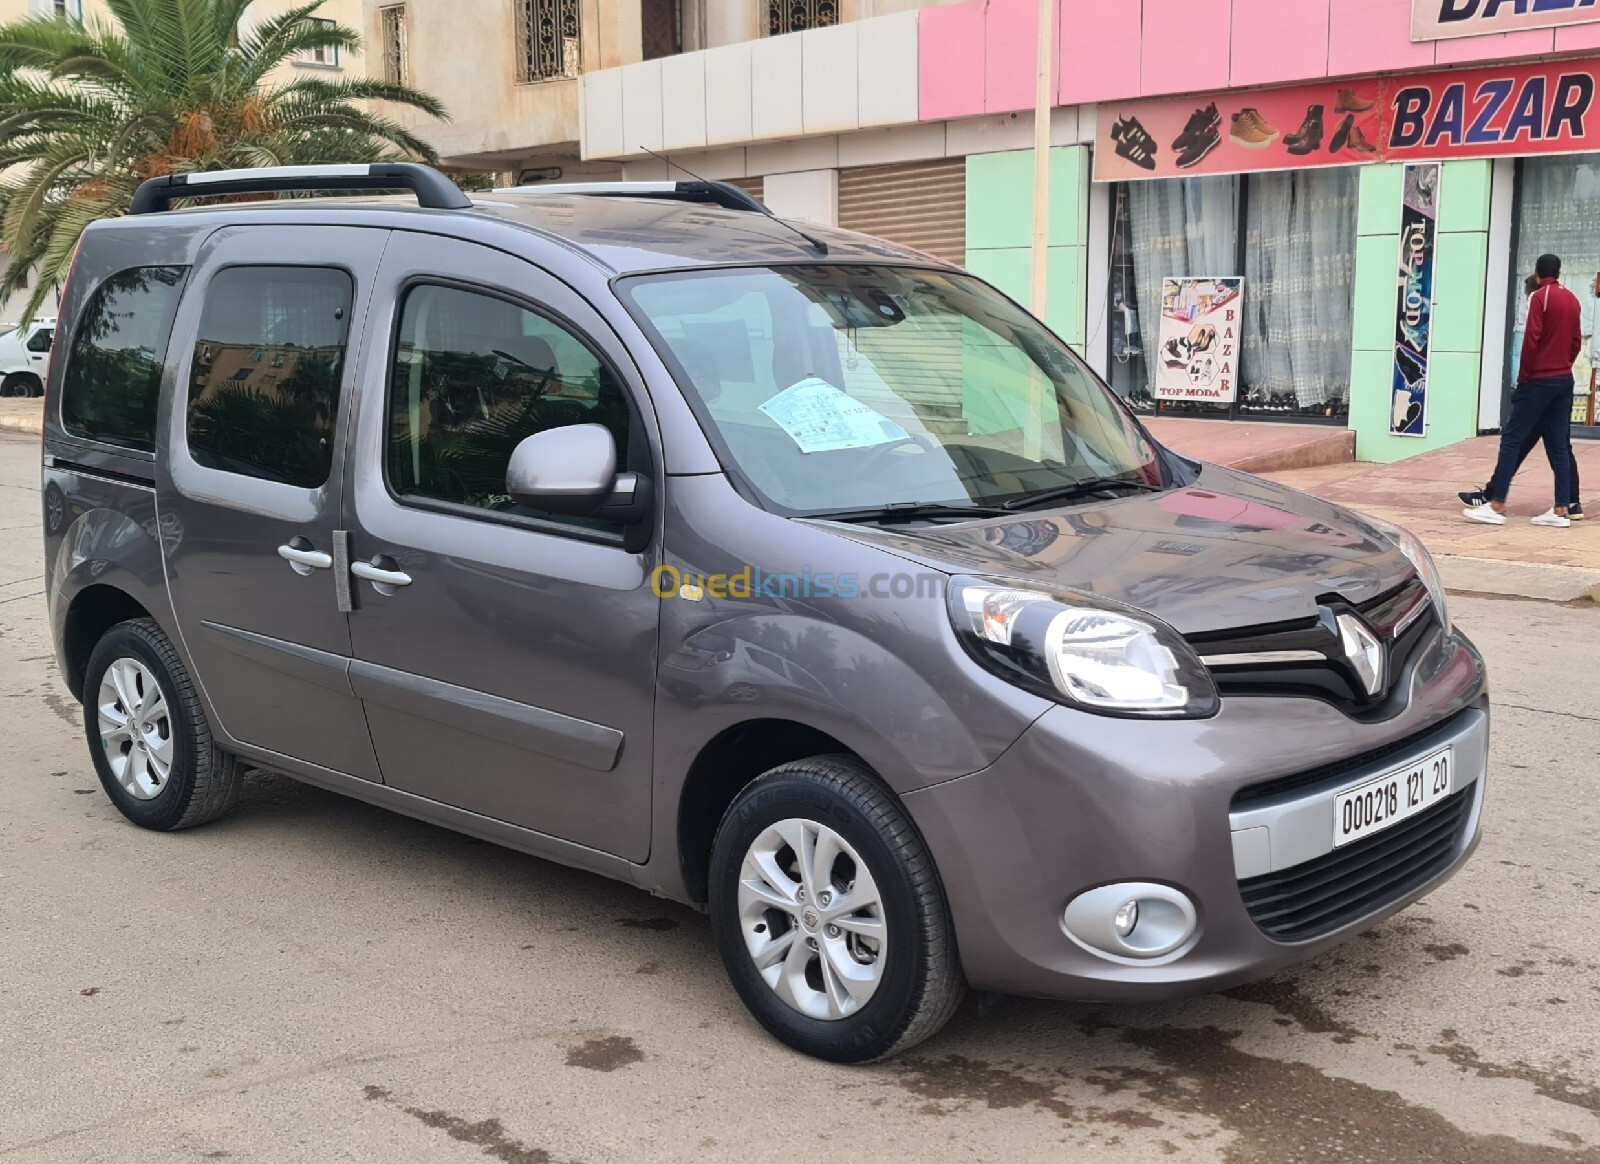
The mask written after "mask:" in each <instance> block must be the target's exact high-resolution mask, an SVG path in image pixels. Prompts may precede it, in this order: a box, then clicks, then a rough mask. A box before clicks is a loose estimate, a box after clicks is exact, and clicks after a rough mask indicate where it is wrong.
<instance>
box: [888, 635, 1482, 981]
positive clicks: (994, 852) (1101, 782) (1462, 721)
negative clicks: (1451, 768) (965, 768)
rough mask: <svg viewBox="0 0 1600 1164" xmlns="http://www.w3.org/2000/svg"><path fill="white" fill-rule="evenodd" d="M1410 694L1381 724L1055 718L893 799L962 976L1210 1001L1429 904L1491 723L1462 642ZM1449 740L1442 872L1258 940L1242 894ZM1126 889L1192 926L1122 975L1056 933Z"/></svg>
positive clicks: (1456, 847)
mask: <svg viewBox="0 0 1600 1164" xmlns="http://www.w3.org/2000/svg"><path fill="white" fill-rule="evenodd" d="M1410 682H1411V697H1410V698H1409V699H1408V700H1407V702H1406V704H1405V710H1404V711H1403V712H1402V713H1401V714H1399V715H1398V716H1396V717H1394V718H1393V719H1391V720H1388V721H1385V722H1383V723H1360V722H1357V721H1355V720H1352V719H1350V718H1349V717H1347V716H1345V715H1344V714H1343V713H1342V712H1340V711H1338V710H1337V709H1335V708H1333V707H1332V706H1330V705H1328V704H1325V703H1321V702H1319V701H1317V700H1312V699H1294V698H1285V699H1278V698H1266V697H1235V698H1229V699H1225V700H1224V703H1223V708H1222V711H1221V712H1220V713H1219V714H1218V715H1217V716H1215V717H1214V718H1212V719H1208V720H1189V721H1167V722H1151V721H1138V720H1121V719H1109V718H1105V717H1098V716H1091V715H1086V714H1083V713H1079V712H1075V711H1072V710H1070V709H1068V708H1065V707H1058V708H1053V709H1052V710H1050V711H1049V712H1047V713H1045V715H1043V716H1042V717H1040V719H1039V720H1037V721H1036V722H1035V723H1034V724H1033V726H1032V727H1030V728H1029V729H1028V731H1027V732H1026V733H1024V734H1023V736H1022V738H1021V739H1020V740H1018V741H1017V743H1016V744H1014V745H1013V746H1012V747H1011V748H1010V749H1009V750H1008V751H1007V752H1006V753H1005V755H1003V756H1002V757H1001V758H1000V759H999V760H998V761H997V762H996V763H995V764H993V765H991V766H990V767H989V768H986V769H984V770H983V771H982V772H977V773H974V774H973V775H971V776H965V777H962V778H960V779H956V780H950V781H946V782H945V783H943V784H938V785H934V786H933V787H931V788H924V789H920V790H918V791H916V792H913V793H910V794H908V795H907V796H905V798H904V801H905V804H906V806H907V808H908V809H909V810H910V812H911V814H912V817H913V819H914V820H915V821H916V823H917V826H918V828H919V829H921V831H922V834H923V837H924V838H925V839H926V841H927V843H928V845H929V847H930V849H931V850H932V853H933V856H934V859H935V861H936V862H937V864H938V866H939V870H940V874H941V876H942V878H943V881H944V885H945V890H946V893H947V895H948V897H949V901H950V908H951V913H952V916H953V918H954V921H955V926H956V934H957V938H958V941H959V943H960V951H961V960H962V965H963V967H964V969H965V971H966V975H967V979H968V981H969V982H970V983H971V984H972V985H973V986H974V987H975V988H978V989H981V990H993V991H999V992H1003V993H1007V994H1022V995H1032V996H1037V997H1044V998H1070V999H1081V1000H1097V1001H1131V1000H1138V999H1163V998H1174V997H1181V996H1185V995H1191V994H1198V993H1204V992H1208V991H1213V990H1221V989H1226V988H1228V987H1230V986H1236V985H1239V984H1240V983H1243V982H1248V981H1251V980H1254V979H1257V978H1261V977H1264V976H1266V975H1269V974H1271V973H1273V972H1275V971H1276V970H1278V969H1280V968H1282V967H1285V966H1288V965H1292V964H1294V963H1296V962H1300V961H1303V960H1305V959H1307V958H1311V957H1314V956H1315V955H1316V954H1318V953H1320V952H1322V951H1323V950H1325V949H1328V948H1329V947H1331V946H1334V945H1337V944H1339V943H1340V942H1343V941H1345V940H1347V939H1348V938H1350V937H1351V936H1353V935H1354V934H1356V933H1358V932H1360V931H1361V930H1363V929H1365V928H1367V927H1369V926H1372V925H1374V924H1376V923H1377V922H1379V921H1381V920H1383V919H1384V918H1386V917H1388V916H1389V915H1390V914H1393V913H1394V912H1396V911H1397V910H1400V909H1402V908H1404V907H1405V906H1407V905H1409V904H1410V903H1411V902H1413V901H1415V900H1417V899H1418V898H1420V897H1422V896H1424V895H1425V894H1426V893H1428V892H1429V891H1430V890H1432V889H1433V888H1434V887H1435V886H1437V885H1439V884H1440V883H1442V882H1443V881H1445V880H1446V879H1447V878H1449V877H1450V876H1451V874H1453V873H1454V872H1455V871H1456V869H1458V868H1459V867H1460V866H1461V865H1462V863H1463V862H1465V861H1466V859H1467V857H1468V856H1469V855H1470V854H1471V852H1472V850H1473V848H1474V847H1475V846H1476V844H1477V837H1478V824H1479V818H1480V815H1481V809H1482V799H1483V786H1484V774H1485V769H1486V764H1487V757H1488V736H1489V711H1488V699H1487V695H1486V692H1485V680H1484V672H1483V665H1482V661H1481V659H1480V658H1479V657H1478V654H1477V652H1476V651H1475V650H1474V649H1473V648H1472V646H1471V645H1470V644H1469V643H1468V642H1467V641H1466V640H1465V639H1464V638H1462V637H1460V636H1454V637H1452V638H1451V639H1449V640H1447V641H1442V642H1438V643H1436V644H1435V645H1434V647H1433V649H1432V650H1430V651H1428V652H1427V653H1426V655H1425V657H1424V658H1422V659H1420V660H1418V662H1417V665H1416V666H1415V667H1414V668H1413V669H1412V671H1411V674H1410ZM1444 742H1450V743H1453V744H1454V745H1455V747H1456V767H1457V779H1456V787H1457V788H1458V789H1462V790H1464V792H1465V796H1464V799H1465V800H1466V801H1467V802H1468V809H1467V812H1466V814H1465V823H1464V826H1463V827H1462V828H1461V829H1460V832H1459V834H1458V835H1457V836H1456V838H1455V839H1454V841H1453V842H1452V850H1451V852H1450V854H1449V856H1448V857H1447V858H1446V859H1445V861H1444V862H1443V863H1442V864H1435V865H1434V866H1433V867H1432V868H1433V869H1434V870H1436V871H1435V872H1433V873H1432V875H1430V876H1428V877H1427V879H1426V880H1425V881H1422V882H1420V883H1418V882H1415V881H1413V882H1412V883H1410V884H1409V885H1401V886H1400V887H1399V890H1400V891H1399V892H1398V893H1397V894H1396V895H1394V896H1388V895H1384V896H1382V897H1381V898H1380V899H1378V900H1376V901H1375V902H1374V903H1373V904H1372V907H1371V908H1370V909H1369V910H1366V911H1365V912H1362V913H1360V914H1359V916H1357V917H1354V918H1353V919H1351V920H1349V921H1348V923H1347V924H1343V925H1341V926H1340V927H1339V928H1337V929H1335V930H1333V931H1332V932H1329V933H1326V934H1323V935H1321V936H1319V937H1317V938H1315V939H1314V940H1309V941H1298V942H1280V941H1274V940H1272V939H1271V938H1269V937H1268V936H1267V935H1266V934H1264V933H1263V932H1262V931H1261V929H1260V928H1259V927H1258V926H1257V925H1256V923H1255V921H1253V920H1252V918H1251V916H1250V913H1249V911H1248V910H1247V908H1246V906H1245V902H1244V898H1243V896H1242V895H1241V891H1240V884H1239V883H1240V881H1241V880H1242V879H1245V878H1250V877H1257V876H1260V875H1262V874H1264V873H1273V872H1279V871H1281V870H1284V869H1285V868H1294V867H1296V866H1299V865H1302V864H1304V863H1306V862H1313V863H1314V862H1315V860H1316V859H1317V858H1319V857H1322V856H1325V855H1326V854H1327V853H1328V852H1329V850H1330V849H1331V848H1332V820H1333V814H1332V801H1333V796H1334V794H1335V793H1336V792H1338V791H1340V790H1342V789H1347V788H1350V787H1352V786H1354V785H1357V784H1360V783H1362V782H1363V781H1365V780H1367V779H1370V778H1371V777H1373V776H1375V775H1378V774H1380V773H1382V772H1385V771H1389V770H1391V769H1394V768H1397V767H1399V766H1401V765H1403V764H1404V763H1406V762H1407V761H1408V760H1409V759H1411V758H1414V757H1420V756H1422V755H1424V754H1426V753H1428V752H1429V751H1431V750H1433V749H1434V748H1437V747H1438V746H1439V745H1440V744H1441V743H1444ZM1400 744H1403V745H1404V746H1401V747H1396V745H1400ZM1377 752H1381V753H1382V755H1381V757H1380V758H1377V759H1372V760H1368V761H1363V760H1361V759H1360V758H1361V757H1363V756H1365V755H1367V754H1368V753H1377ZM1352 760H1354V762H1353V763H1351V762H1350V761H1352ZM1325 768H1326V769H1328V770H1329V771H1328V773H1327V775H1325V776H1321V777H1318V778H1317V779H1315V780H1313V781H1312V782H1310V783H1306V784H1304V785H1300V786H1296V787H1294V788H1292V789H1291V790H1290V791H1287V792H1284V793H1282V794H1280V795H1274V796H1273V797H1271V798H1269V799H1265V800H1257V801H1251V802H1250V803H1248V804H1245V805H1243V806H1242V807H1237V808H1236V807H1235V805H1234V796H1235V794H1236V793H1237V792H1238V791H1239V790H1240V789H1242V788H1245V787H1254V786H1257V785H1261V784H1263V783H1266V782H1271V781H1276V780H1280V779H1284V778H1287V777H1293V776H1295V775H1297V774H1299V773H1310V772H1314V771H1318V770H1322V769H1325ZM1313 867H1314V866H1313ZM1122 881H1140V882H1157V883H1161V884H1166V885H1171V886H1174V887H1176V888H1178V889H1181V890H1183V891H1184V892H1185V893H1187V894H1188V895H1189V896H1190V897H1191V898H1192V899H1193V901H1194V902H1195V905H1196V907H1197V909H1198V912H1199V918H1200V922H1199V929H1198V932H1197V935H1196V937H1195V938H1194V939H1193V941H1191V942H1190V943H1189V944H1188V945H1187V946H1185V947H1184V948H1183V949H1181V950H1180V951H1179V952H1178V953H1176V954H1174V955H1169V956H1168V957H1167V958H1165V959H1158V960H1156V961H1155V962H1153V963H1131V964H1130V963H1126V962H1122V961H1115V962H1114V961H1110V960H1107V959H1105V958H1102V957H1100V956H1098V955H1095V954H1093V953H1091V952H1090V951H1088V950H1087V949H1085V948H1083V947H1082V946H1080V945H1078V944H1077V943H1076V942H1074V941H1073V940H1072V939H1070V938H1068V937H1067V935H1066V933H1065V931H1064V930H1063V929H1062V926H1061V915H1062V911H1063V910H1064V908H1065V907H1066V905H1067V903H1068V902H1069V901H1071V900H1072V898H1074V897H1075V896H1077V895H1078V894H1079V893H1081V892H1083V891H1084V890H1086V889H1090V888H1093V887H1095V886H1097V885H1104V884H1108V883H1112V882H1122Z"/></svg>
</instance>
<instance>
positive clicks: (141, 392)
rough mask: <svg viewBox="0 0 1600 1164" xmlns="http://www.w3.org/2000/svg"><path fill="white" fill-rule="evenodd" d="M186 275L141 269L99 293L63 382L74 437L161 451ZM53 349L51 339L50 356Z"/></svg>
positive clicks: (65, 421) (66, 418)
mask: <svg viewBox="0 0 1600 1164" xmlns="http://www.w3.org/2000/svg"><path fill="white" fill-rule="evenodd" d="M187 274H188V268H187V267H134V268H131V269H129V270H126V271H121V272H118V273H117V274H115V275H112V276H111V278H109V279H107V280H106V281H105V282H104V283H102V284H100V286H99V287H98V288H97V289H96V290H95V293H94V295H93V296H92V297H91V298H90V300H89V305H88V306H87V307H86V308H85V309H84V312H83V318H82V320H81V321H80V322H79V324H78V329H77V332H76V334H75V335H74V336H73V338H72V348H71V350H70V351H69V352H68V355H67V371H66V376H65V377H64V379H63V381H62V388H61V423H62V425H63V426H64V427H65V428H66V430H67V431H68V432H69V433H71V434H72V435H74V436H80V437H86V438H87V439H89V440H93V441H100V442H102V443H104V444H108V445H118V446H121V447H122V448H126V449H137V450H139V451H141V452H152V451H154V449H155V433H156V403H157V401H158V399H159V396H160V390H161V369H162V365H164V364H165V363H166V360H167V341H168V340H169V339H170V338H171V335H172V320H173V317H174V316H175V315H176V314H177V312H178V299H179V297H180V296H181V295H182V293H183V281H184V277H185V276H186V275H187ZM51 334H52V335H53V333H51ZM37 339H38V336H37V335H36V336H34V337H33V338H32V339H30V340H29V346H30V347H32V346H33V343H34V342H35V341H36V340H37ZM49 346H50V345H49V340H48V339H47V340H46V341H45V349H44V350H48V349H49ZM35 350H38V349H35Z"/></svg>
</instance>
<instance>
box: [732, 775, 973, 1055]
mask: <svg viewBox="0 0 1600 1164" xmlns="http://www.w3.org/2000/svg"><path fill="white" fill-rule="evenodd" d="M710 898H711V901H710V908H711V923H712V928H713V930H714V932H715V934H716V939H717V947H718V950H719V952H720V953H721V955H722V960H723V965H724V966H725V967H726V968H727V971H728V975H729V977H730V978H731V979H732V981H733V985H734V989H735V990H737V991H738V993H739V996H740V998H741V999H742V1000H743V1001H744V1004H745V1006H746V1007H748V1008H749V1010H750V1012H751V1013H752V1014H753V1015H754V1016H755V1017H756V1018H757V1020H759V1021H760V1022H761V1024H762V1025H763V1026H764V1027H766V1028H767V1030H768V1031H769V1032H771V1033H772V1034H773V1035H774V1036H775V1037H777V1038H778V1039H780V1040H781V1041H783V1042H784V1043H787V1044H788V1045H789V1046H791V1047H794V1048H795V1049H796V1050H799V1051H803V1052H805V1053H806V1054H809V1055H815V1056H818V1057H819V1058H823V1059H829V1060H832V1061H834V1062H836V1063H864V1062H868V1061H870V1060H873V1059H881V1058H884V1057H886V1056H888V1055H892V1054H895V1053H896V1052H898V1051H902V1050H904V1049H906V1048H907V1047H910V1046H913V1045H915V1044H916V1043H919V1042H921V1041H922V1040H924V1039H926V1038H928V1037H929V1036H931V1035H932V1034H934V1033H935V1032H936V1031H938V1030H939V1028H940V1027H942V1026H944V1024H945V1023H946V1022H947V1021H948V1020H949V1018H950V1016H951V1015H952V1014H954V1013H955V1010H956V1007H957V1006H958V1005H959V1004H960V1002H961V998H962V995H963V993H964V992H965V983H964V981H963V979H962V976H961V965H960V960H959V958H958V957H957V954H956V945H955V933H954V929H953V927H952V925H951V922H950V911H949V907H948V905H947V904H946V902H945V897H944V889H943V886H942V885H941V884H940V882H939V876H938V872H937V870H936V869H935V868H934V864H933V858H932V857H931V856H930V855H929V853H928V851H927V847H926V846H925V845H924V844H923V841H922V838H921V836H920V835H919V834H918V833H917V831H916V828H915V826H914V825H913V824H912V823H911V821H910V819H909V818H908V817H907V816H906V813H905V811H904V809H902V808H901V806H900V803H899V801H898V800H897V799H896V798H895V796H894V795H893V793H891V792H890V791H889V790H888V789H886V788H884V787H883V786H882V785H881V784H880V783H879V782H878V780H877V779H876V778H875V777H874V776H873V775H872V774H871V773H870V772H868V771H867V770H866V769H865V768H864V767H862V766H861V765H860V764H859V763H857V762H856V761H855V760H853V759H850V758H848V757H842V756H824V757H817V758H814V759H810V760H800V761H796V762H794V763H790V764H784V765H782V766H780V767H777V768H774V769H773V770H772V771H770V772H768V773H766V774H765V775H763V776H761V777H759V778H758V779H757V780H755V781H754V782H753V783H751V784H750V785H749V786H748V787H746V788H745V789H744V791H743V792H741V793H740V794H739V796H738V798H737V799H736V800H735V801H734V802H733V804H732V805H731V806H730V807H729V809H728V811H727V814H726V815H725V816H724V817H723V820H722V824H721V827H720V828H719V829H718V831H717V837H716V841H715V843H714V845H713V849H712V857H711V884H710Z"/></svg>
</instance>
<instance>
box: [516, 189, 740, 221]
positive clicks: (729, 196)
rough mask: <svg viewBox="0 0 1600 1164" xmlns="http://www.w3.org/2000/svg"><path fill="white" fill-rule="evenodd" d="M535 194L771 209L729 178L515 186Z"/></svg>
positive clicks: (738, 208)
mask: <svg viewBox="0 0 1600 1164" xmlns="http://www.w3.org/2000/svg"><path fill="white" fill-rule="evenodd" d="M512 189H514V190H517V191H519V192H527V193H533V194H589V195H595V196H598V197H606V198H661V199H665V200H666V201H669V202H704V203H707V204H708V205H711V206H720V207H722V209H724V210H749V211H753V212H755V213H756V214H769V213H771V212H770V211H769V210H768V209H767V208H766V207H765V206H763V205H762V204H761V203H760V202H758V201H757V200H756V199H755V198H753V197H751V196H750V195H749V194H746V193H745V192H744V191H743V190H741V189H739V187H737V186H735V185H733V184H731V183H729V182H706V181H694V182H552V183H542V182H541V183H540V184H538V185H536V186H514V187H512Z"/></svg>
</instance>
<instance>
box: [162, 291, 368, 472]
mask: <svg viewBox="0 0 1600 1164" xmlns="http://www.w3.org/2000/svg"><path fill="white" fill-rule="evenodd" d="M353 292H354V284H352V282H351V280H350V276H349V275H348V274H346V273H345V272H344V271H340V270H336V269H335V268H332V267H230V268H228V269H227V270H224V271H219V272H218V273H217V276H216V277H215V278H214V279H212V280H211V283H210V285H209V286H208V287H207V288H206V298H205V303H206V306H205V311H204V312H202V313H201V316H200V335H199V337H198V338H197V339H196V340H195V347H194V365H193V370H192V372H191V382H190V385H189V452H190V453H191V454H192V455H193V457H194V459H195V460H196V461H198V462H199V463H200V464H202V465H206V466H209V467H210V468H213V469H225V470H227V471H228V472H232V473H240V474H243V475H244V476H247V477H259V478H261V479H263V480H266V481H281V482H283V483H285V484H288V485H298V486H301V487H303V488H307V489H310V488H315V487H316V486H318V485H321V484H322V483H323V482H324V481H326V480H327V479H328V473H329V470H330V469H331V468H332V465H333V429H334V420H335V418H336V417H337V415H338V412H339V381H340V379H341V376H342V374H343V368H344V346H345V336H346V333H347V331H348V329H349V323H350V298H351V295H352V294H353Z"/></svg>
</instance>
